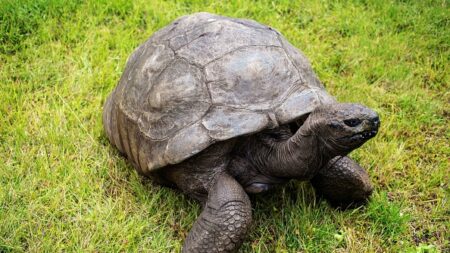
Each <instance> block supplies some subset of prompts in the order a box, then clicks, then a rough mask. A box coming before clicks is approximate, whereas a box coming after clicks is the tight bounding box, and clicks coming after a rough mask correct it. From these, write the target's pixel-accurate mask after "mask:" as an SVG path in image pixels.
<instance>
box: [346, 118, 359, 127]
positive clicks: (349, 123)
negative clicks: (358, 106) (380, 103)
mask: <svg viewBox="0 0 450 253" xmlns="http://www.w3.org/2000/svg"><path fill="white" fill-rule="evenodd" d="M344 123H345V124H346V125H347V126H349V127H355V126H357V125H359V124H361V120H360V119H346V120H344Z"/></svg>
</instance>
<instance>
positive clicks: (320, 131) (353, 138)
mask: <svg viewBox="0 0 450 253" xmlns="http://www.w3.org/2000/svg"><path fill="white" fill-rule="evenodd" d="M308 120H309V122H310V124H311V130H312V131H313V132H314V133H315V134H316V135H317V136H318V137H319V138H320V139H321V140H322V142H323V144H324V145H326V146H327V147H328V148H329V149H331V150H330V151H332V152H335V153H336V155H345V154H347V153H349V152H350V151H352V150H353V149H355V148H358V147H360V146H361V145H362V144H364V143H365V142H366V141H367V140H369V139H370V138H372V137H374V136H375V135H376V134H377V132H378V128H379V126H380V118H379V117H378V114H377V113H376V112H374V111H373V110H371V109H369V108H367V107H365V106H363V105H360V104H351V103H333V104H327V105H322V106H319V107H318V108H316V109H315V110H314V111H313V112H312V113H311V115H310V116H309V117H308Z"/></svg>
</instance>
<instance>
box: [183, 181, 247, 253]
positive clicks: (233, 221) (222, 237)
mask: <svg viewBox="0 0 450 253" xmlns="http://www.w3.org/2000/svg"><path fill="white" fill-rule="evenodd" d="M250 223H251V205H250V200H249V198H248V196H247V194H246V193H245V191H244V189H243V188H242V186H241V185H240V184H239V183H238V182H237V181H236V180H235V179H234V178H232V177H231V176H229V175H228V174H226V173H223V174H220V175H218V176H216V178H215V179H214V182H213V184H212V186H211V188H210V190H209V192H208V200H207V201H206V204H205V206H204V208H203V211H202V213H201V214H200V216H199V217H198V218H197V220H196V221H195V223H194V226H193V227H192V229H191V231H190V232H189V234H188V236H187V238H186V241H185V243H184V246H183V251H182V252H186V253H187V252H189V253H191V252H208V253H209V252H235V251H237V250H238V249H239V247H240V246H241V244H242V242H243V240H244V238H245V235H246V234H247V231H248V228H249V227H250Z"/></svg>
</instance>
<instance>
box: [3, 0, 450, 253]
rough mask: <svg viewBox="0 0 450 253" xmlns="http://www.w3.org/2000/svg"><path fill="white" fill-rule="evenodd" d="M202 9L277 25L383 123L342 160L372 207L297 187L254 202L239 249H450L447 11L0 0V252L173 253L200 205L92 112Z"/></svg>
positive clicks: (441, 5)
mask: <svg viewBox="0 0 450 253" xmlns="http://www.w3.org/2000/svg"><path fill="white" fill-rule="evenodd" d="M197 11H208V12H213V13H217V14H222V15H228V16H233V17H245V18H250V19H255V20H257V21H259V22H261V23H264V24H267V25H270V26H272V27H274V28H276V29H277V30H278V31H280V32H281V33H282V34H284V35H285V36H286V37H287V38H288V40H289V41H291V43H292V44H293V45H295V46H296V47H298V48H300V49H301V50H302V51H303V52H304V53H305V54H306V55H307V56H308V58H309V59H310V60H311V62H312V64H313V67H314V69H315V71H316V73H317V74H318V76H319V78H320V79H321V80H322V82H323V83H324V85H325V86H326V88H327V89H328V90H329V91H330V93H331V94H333V95H335V96H336V97H337V98H338V100H340V101H350V102H360V103H363V104H365V105H367V106H369V107H371V108H374V109H375V110H376V111H377V112H378V113H379V114H380V116H381V121H382V127H381V129H380V133H379V135H378V136H377V137H376V138H375V139H373V140H371V141H369V142H368V143H367V144H366V145H364V146H363V147H362V148H360V149H358V150H357V151H355V152H353V153H352V154H351V156H352V157H353V158H354V159H356V160H357V161H359V162H360V163H361V164H362V165H363V166H364V167H365V168H367V170H368V171H369V174H370V176H371V178H372V180H373V183H374V185H375V193H374V196H373V198H372V201H371V202H370V203H369V205H368V206H366V207H365V208H360V209H356V210H348V211H337V210H335V209H333V208H331V207H330V206H329V205H328V204H327V203H326V202H323V201H319V200H316V199H315V197H314V192H313V191H312V188H311V186H310V185H309V184H307V183H299V182H292V183H290V184H288V185H286V186H285V187H282V188H280V189H277V190H276V191H274V192H271V193H269V194H266V195H264V196H256V197H253V199H252V200H253V208H254V211H253V213H254V223H253V227H252V231H251V233H250V235H249V236H248V238H247V240H246V241H245V243H244V245H243V247H242V250H241V251H242V252H450V246H449V245H450V241H449V238H450V231H449V230H450V218H449V217H450V203H449V196H450V190H449V180H450V178H449V174H450V170H449V157H450V148H449V138H450V129H449V118H450V110H449V108H450V105H449V104H450V94H449V90H450V89H449V81H450V80H449V79H450V78H449V72H450V71H449V57H450V49H449V44H450V14H449V13H450V8H449V2H448V1H446V0H439V1H420V0H417V1H406V0H405V1H388V0H380V1H377V0H373V1H369V0H367V1H364V0H361V1H356V0H355V1H330V2H322V1H321V2H319V1H315V0H308V1H288V0H282V1H258V2H249V1H237V2H234V3H226V2H219V1H217V2H214V1H177V2H176V3H175V2H172V1H162V0H139V1H133V2H131V1H129V0H118V1H110V0H101V1H95V0H92V1H88V0H86V1H69V2H68V1H59V0H21V1H17V0H0V252H62V251H64V252H72V251H77V252H118V251H149V252H178V251H179V250H180V247H181V245H182V242H183V239H184V238H185V237H186V234H187V233H188V231H189V229H190V227H191V226H192V224H193V222H194V220H195V218H196V216H197V215H198V214H199V212H200V207H199V205H198V204H197V203H196V202H194V201H192V200H190V199H188V198H187V197H185V196H182V195H181V194H179V193H177V192H175V191H173V190H170V189H166V188H162V187H160V186H157V185H154V184H152V183H150V182H148V181H147V180H145V179H143V178H140V177H139V176H137V174H136V173H135V171H134V170H133V168H132V167H131V166H130V164H128V163H127V162H126V161H125V160H124V159H123V158H122V157H121V156H120V155H119V154H118V153H117V151H116V150H115V149H114V148H113V147H112V146H111V145H110V144H109V143H108V141H107V139H106V136H105V134H104V133H103V129H102V122H101V114H102V106H103V103H104V101H105V98H106V96H107V95H108V94H109V92H111V90H112V89H113V88H114V87H115V85H116V84H117V81H118V79H119V77H120V75H121V73H122V71H123V69H124V65H125V62H126V59H127V57H128V56H129V55H130V54H131V52H132V51H133V49H134V48H136V47H137V46H138V45H139V44H140V43H142V42H143V41H145V40H146V39H147V38H148V37H149V36H150V35H151V34H152V33H153V32H155V31H156V30H158V29H160V28H162V27H163V26H165V25H167V24H168V23H169V22H171V21H172V20H173V19H175V18H176V17H178V16H181V15H185V14H189V13H192V12H197Z"/></svg>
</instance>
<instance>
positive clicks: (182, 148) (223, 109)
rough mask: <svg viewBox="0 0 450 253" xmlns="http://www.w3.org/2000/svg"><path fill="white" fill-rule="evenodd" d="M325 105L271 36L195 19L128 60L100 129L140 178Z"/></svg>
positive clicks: (213, 18)
mask: <svg viewBox="0 0 450 253" xmlns="http://www.w3.org/2000/svg"><path fill="white" fill-rule="evenodd" d="M333 101H334V98H333V97H331V96H330V95H329V94H328V93H327V92H326V91H325V89H324V87H323V85H322V84H321V83H320V81H319V80H318V79H317V77H316V75H315V74H314V72H313V70H312V68H311V65H310V63H309V61H308V60H307V59H306V57H305V56H304V55H303V54H302V53H301V52H300V51H299V50H298V49H296V48H295V47H294V46H292V45H291V44H290V43H289V42H288V41H287V40H286V39H285V38H284V37H283V36H282V35H281V34H280V33H278V32H277V31H276V30H274V29H272V28H270V27H268V26H265V25H262V24H259V23H257V22H255V21H251V20H245V19H237V18H229V17H223V16H218V15H213V14H209V13H196V14H192V15H188V16H183V17H181V18H179V19H177V20H175V21H174V22H172V23H171V24H169V25H168V26H166V27H164V28H163V29H161V30H159V31H158V32H156V33H155V34H154V35H153V36H152V37H150V38H149V39H148V40H147V41H146V42H144V43H143V44H142V45H140V46H139V47H138V48H137V49H136V50H135V51H134V53H133V54H132V55H131V56H130V58H129V59H128V62H127V64H126V68H125V72H124V73H123V75H122V77H121V79H120V81H119V84H118V86H117V87H116V89H115V90H114V91H113V92H112V94H111V95H110V97H109V98H108V100H107V102H106V104H105V108H104V114H103V121H104V126H105V130H106V133H107V136H108V138H109V139H110V141H111V142H112V143H113V144H115V145H116V146H117V148H118V149H119V150H120V151H121V152H123V153H125V154H126V155H127V156H128V158H129V159H130V160H132V162H134V164H135V167H136V168H137V169H138V171H140V172H141V173H143V174H146V173H149V172H152V171H154V170H157V169H159V168H163V167H164V166H166V165H170V164H177V163H180V162H181V161H183V160H185V159H187V158H189V157H192V156H194V155H195V154H197V153H199V152H201V151H202V150H204V149H205V148H207V147H208V146H210V145H212V144H213V143H216V142H219V141H224V140H228V139H231V138H235V137H237V136H241V135H248V134H252V133H256V132H259V131H261V130H263V129H267V128H275V127H277V126H278V125H281V124H286V123H289V122H292V121H294V120H296V119H298V118H300V117H301V116H303V115H305V114H308V113H310V112H311V111H312V110H314V108H315V107H317V106H318V105H320V104H322V103H329V102H333Z"/></svg>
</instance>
